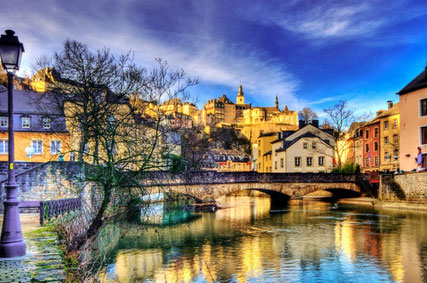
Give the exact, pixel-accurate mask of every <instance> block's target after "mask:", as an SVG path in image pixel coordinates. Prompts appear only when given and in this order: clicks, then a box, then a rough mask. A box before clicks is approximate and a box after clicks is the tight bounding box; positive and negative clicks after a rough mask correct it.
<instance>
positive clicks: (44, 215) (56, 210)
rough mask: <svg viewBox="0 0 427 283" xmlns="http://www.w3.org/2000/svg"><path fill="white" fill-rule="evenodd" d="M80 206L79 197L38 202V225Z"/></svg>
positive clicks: (78, 208)
mask: <svg viewBox="0 0 427 283" xmlns="http://www.w3.org/2000/svg"><path fill="white" fill-rule="evenodd" d="M81 208H82V200H81V199H80V198H72V199H58V200H48V201H41V202H40V225H41V226H43V224H44V223H45V222H49V221H51V220H52V218H57V217H58V216H61V215H65V214H67V213H70V212H72V211H76V210H80V209H81Z"/></svg>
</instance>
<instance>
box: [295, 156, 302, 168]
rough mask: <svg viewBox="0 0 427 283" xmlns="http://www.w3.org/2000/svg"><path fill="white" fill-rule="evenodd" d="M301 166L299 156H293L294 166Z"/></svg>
mask: <svg viewBox="0 0 427 283" xmlns="http://www.w3.org/2000/svg"><path fill="white" fill-rule="evenodd" d="M300 166H301V157H295V167H300Z"/></svg>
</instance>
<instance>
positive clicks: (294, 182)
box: [144, 171, 373, 201]
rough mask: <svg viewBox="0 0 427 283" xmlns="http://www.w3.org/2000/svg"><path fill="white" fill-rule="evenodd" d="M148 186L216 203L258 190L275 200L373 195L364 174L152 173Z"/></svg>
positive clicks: (147, 177) (149, 175) (156, 189)
mask: <svg viewBox="0 0 427 283" xmlns="http://www.w3.org/2000/svg"><path fill="white" fill-rule="evenodd" d="M144 185H145V186H147V187H149V188H150V190H151V192H160V191H163V192H176V193H180V194H185V195H189V196H192V197H194V198H196V199H197V200H199V201H212V200H215V199H217V198H219V197H221V196H224V195H227V194H230V193H234V192H238V191H241V190H258V191H262V192H264V193H267V194H269V195H271V196H272V197H274V198H279V197H282V198H283V197H284V198H300V197H303V196H305V195H308V194H310V193H313V192H316V191H319V190H324V191H328V192H331V193H332V195H333V197H337V198H340V197H353V196H359V195H361V194H369V195H372V194H373V191H372V186H371V185H370V184H369V182H368V180H367V179H365V177H364V176H363V175H361V174H333V173H263V174H259V173H256V172H244V173H240V172H213V171H212V172H211V171H204V172H194V173H186V174H169V173H164V172H150V173H149V174H148V175H147V176H146V178H144Z"/></svg>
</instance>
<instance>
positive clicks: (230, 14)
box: [0, 0, 427, 116]
mask: <svg viewBox="0 0 427 283" xmlns="http://www.w3.org/2000/svg"><path fill="white" fill-rule="evenodd" d="M4 7H6V8H4ZM0 18H1V19H2V21H1V22H2V23H3V25H2V27H0V28H2V29H13V30H15V31H16V33H17V35H18V36H19V38H20V40H21V41H22V42H23V43H24V45H25V49H26V52H25V53H24V57H23V60H22V69H23V72H27V73H30V65H31V64H32V63H33V62H34V61H35V60H36V58H38V57H40V56H41V55H51V54H52V53H53V51H55V50H60V49H61V47H62V44H63V42H64V40H65V39H67V38H69V39H77V40H80V41H82V42H85V43H88V44H89V46H90V47H92V48H94V49H95V48H102V47H104V46H106V47H110V48H111V49H112V51H113V52H115V53H117V54H119V53H125V52H127V51H128V50H129V49H132V50H134V51H135V55H136V56H135V57H136V60H137V61H138V63H140V64H141V65H144V66H154V65H155V61H154V58H155V57H161V58H163V59H166V60H167V61H168V62H169V63H170V64H171V65H172V66H173V67H176V68H184V69H185V70H186V72H187V73H188V74H189V75H190V76H193V77H198V78H199V79H200V84H199V85H198V86H196V87H194V88H192V89H190V92H191V95H192V96H193V97H194V98H197V100H198V106H199V107H200V106H202V105H203V104H204V103H205V102H206V100H208V99H209V98H213V97H219V96H220V95H222V94H223V93H225V94H227V95H228V96H229V97H230V98H231V99H232V100H235V95H236V92H237V88H238V85H239V84H240V83H241V84H242V85H243V88H244V92H245V95H246V97H247V101H248V102H252V104H253V105H262V106H268V105H274V97H275V96H276V94H277V95H278V97H279V101H280V104H281V106H282V107H283V106H284V105H285V104H288V105H289V106H290V107H291V108H296V109H297V110H299V109H301V108H302V107H305V106H308V107H311V108H314V109H315V110H317V111H318V112H319V114H322V113H321V112H322V110H323V109H324V108H325V107H328V106H330V105H331V104H333V103H335V102H336V101H337V100H339V99H346V100H348V101H349V103H350V105H351V106H352V107H354V108H355V109H357V110H358V111H359V112H362V111H371V112H375V111H376V110H378V109H379V108H385V107H386V101H387V100H394V101H395V102H397V101H398V96H397V95H395V93H396V92H397V91H399V90H400V89H401V88H402V87H403V86H404V85H405V84H406V83H408V82H409V81H410V80H411V79H412V78H414V77H415V76H416V75H417V74H418V73H420V72H421V71H422V70H423V68H424V67H425V64H426V60H427V4H426V2H425V0H420V1H406V0H395V1H375V0H369V1H363V0H359V1H348V0H342V1H314V0H310V1H309V0H307V1H298V0H289V1H231V0H229V1H223V0H216V1H207V0H206V1H203V0H194V1H183V0H179V1H178V0H177V1H159V0H153V1H137V0H132V1H126V0H121V1H88V0H86V1H81V0H74V1H68V0H40V1H24V0H6V5H2V9H1V10H0ZM321 116H322V115H321Z"/></svg>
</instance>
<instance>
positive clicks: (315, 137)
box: [271, 120, 335, 173]
mask: <svg viewBox="0 0 427 283" xmlns="http://www.w3.org/2000/svg"><path fill="white" fill-rule="evenodd" d="M271 144H272V167H273V168H272V172H275V173H285V172H292V173H293V172H302V173H307V172H310V173H317V172H329V171H331V170H332V167H333V158H334V145H335V140H334V137H333V136H332V134H331V130H329V129H328V130H324V129H320V128H319V121H318V120H314V121H313V123H310V124H305V123H304V122H303V121H300V128H299V130H297V131H282V132H279V133H277V136H276V139H275V140H274V141H272V142H271Z"/></svg>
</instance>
